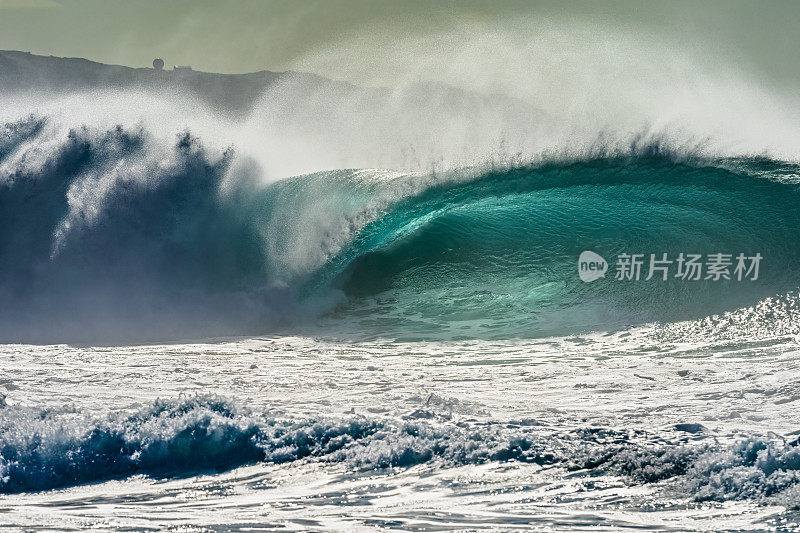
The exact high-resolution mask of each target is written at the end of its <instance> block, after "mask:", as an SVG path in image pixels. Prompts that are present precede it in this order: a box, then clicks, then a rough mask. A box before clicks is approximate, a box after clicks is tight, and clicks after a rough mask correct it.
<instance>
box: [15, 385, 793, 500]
mask: <svg viewBox="0 0 800 533" xmlns="http://www.w3.org/2000/svg"><path fill="white" fill-rule="evenodd" d="M670 439H671V441H670ZM299 460H310V461H320V462H331V463H344V464H347V465H350V466H351V467H353V468H359V469H365V470H372V469H384V468H388V467H400V468H402V467H409V466H413V465H419V464H426V463H429V464H431V465H432V466H439V467H448V466H458V465H467V464H480V463H486V462H493V461H495V462H496V461H501V462H502V461H518V462H524V463H532V464H537V465H542V466H550V467H559V468H566V469H568V470H572V471H579V472H585V473H587V474H593V473H605V474H614V475H620V476H623V477H624V478H625V479H628V480H629V482H630V483H657V482H669V487H670V488H671V489H672V490H678V491H679V493H680V494H681V495H683V496H688V497H691V498H693V499H695V500H697V501H706V500H713V501H726V500H740V499H747V500H754V501H758V502H763V503H776V502H777V503H782V504H785V505H789V506H796V505H797V501H798V495H800V446H798V442H797V441H796V440H795V441H793V442H787V441H785V440H780V439H772V440H764V439H759V438H756V437H746V438H743V439H741V440H740V441H739V442H737V443H734V444H730V445H723V444H718V443H716V442H714V443H711V442H709V439H705V438H700V439H699V440H693V441H692V442H689V441H688V440H686V439H683V440H681V439H680V437H677V436H675V435H672V436H669V435H650V434H646V433H643V432H635V431H616V430H613V429H603V428H583V429H575V430H570V431H566V432H558V431H554V430H553V429H550V428H543V427H540V426H538V425H536V423H535V422H532V421H529V420H525V421H516V422H505V423H500V422H479V421H477V420H474V419H464V420H459V421H455V420H433V419H427V418H425V417H420V416H415V415H414V414H412V415H410V416H408V417H406V419H405V420H400V419H390V418H383V419H378V418H367V417H363V416H351V417H346V418H319V419H302V420H291V419H286V418H281V417H277V416H273V415H270V414H265V413H262V414H259V413H254V412H252V411H251V410H249V409H247V408H244V407H241V406H238V405H236V404H235V403H233V402H231V401H227V400H224V399H221V398H217V397H210V396H198V397H193V398H180V399H177V400H160V401H157V402H155V403H154V404H151V405H149V406H146V407H143V408H141V409H139V410H138V411H133V412H113V413H109V414H107V415H105V416H95V417H91V416H87V415H84V414H80V413H77V412H74V411H71V410H63V409H61V410H56V409H45V410H38V409H31V408H23V407H15V406H10V407H6V408H5V409H3V411H2V416H0V492H4V493H17V492H26V491H40V490H47V489H52V488H57V487H67V486H73V485H77V484H82V483H92V482H100V481H105V480H109V479H119V478H125V477H128V476H132V475H136V474H143V475H147V476H150V477H155V478H161V477H173V476H188V475H193V474H196V473H202V472H207V471H224V470H229V469H232V468H236V467H238V466H242V465H246V464H253V463H258V462H266V463H287V462H292V461H299Z"/></svg>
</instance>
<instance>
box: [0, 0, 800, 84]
mask: <svg viewBox="0 0 800 533" xmlns="http://www.w3.org/2000/svg"><path fill="white" fill-rule="evenodd" d="M523 18H524V19H527V20H530V19H541V20H547V21H549V22H550V23H552V24H555V25H558V24H570V23H572V22H574V21H581V22H583V23H587V22H588V23H597V24H602V25H603V26H604V27H605V28H612V29H613V28H619V29H620V30H625V31H629V32H630V31H634V32H640V33H641V34H642V35H643V36H644V38H647V36H649V35H657V36H659V37H660V38H666V39H668V40H673V41H674V42H680V43H682V45H685V46H688V47H690V48H692V47H693V48H694V49H695V52H696V53H698V54H703V53H706V52H708V53H716V54H723V55H726V56H728V57H730V58H733V60H734V61H738V60H741V62H742V65H743V68H744V65H747V67H748V68H751V67H752V68H754V69H755V70H756V71H760V73H761V74H763V75H765V76H769V77H771V78H774V79H776V80H781V81H784V82H789V83H798V82H800V60H799V59H798V58H800V53H798V52H800V31H798V28H800V2H790V1H785V2H782V1H774V2H755V1H752V2H743V1H742V2H740V1H724V2H722V1H709V2H695V1H693V0H692V1H672V2H666V1H661V0H658V1H618V2H602V1H597V0H592V1H585V2H577V1H576V2H568V1H555V0H554V1H504V2H500V1H498V0H486V1H483V0H464V1H452V0H451V1H419V0H407V1H399V0H394V1H377V0H374V1H367V0H260V1H256V0H241V1H240V0H236V1H234V0H208V1H206V0H200V1H186V0H171V1H161V0H0V49H6V50H9V49H10V50H25V51H31V52H34V53H38V54H46V55H51V54H52V55H57V56H70V57H85V58H88V59H92V60H96V61H101V62H104V63H115V64H124V65H130V66H149V65H150V64H151V62H152V60H153V58H154V57H163V58H164V59H165V61H166V63H167V65H173V64H188V65H192V66H193V67H194V68H196V69H200V70H206V71H213V72H229V73H230V72H251V71H256V70H262V69H268V70H285V69H289V68H292V67H293V66H296V65H297V64H298V62H300V61H301V60H302V58H304V57H305V56H307V55H308V54H313V53H315V52H316V51H319V50H325V49H332V48H336V47H338V46H339V45H340V44H341V43H343V42H349V41H351V40H352V39H355V38H357V39H359V41H358V42H360V43H362V44H363V46H365V47H369V43H370V40H372V39H374V40H375V41H376V42H378V41H379V42H381V43H383V44H384V45H385V44H386V43H387V42H391V41H392V39H402V38H404V37H409V36H410V37H414V36H424V35H430V34H435V33H441V32H446V31H448V30H450V29H453V28H455V27H457V26H459V25H464V24H490V25H492V24H493V25H495V26H496V25H500V26H502V25H503V24H509V25H512V24H515V23H516V22H518V21H519V20H521V19H523ZM664 52H665V54H668V53H669V50H665V51H664ZM353 60H354V61H358V58H354V59H353ZM315 68H316V69H317V70H320V71H322V72H319V73H320V74H324V75H328V76H337V72H336V67H335V66H333V65H332V66H331V67H330V68H326V66H325V65H324V64H323V65H319V64H316V65H315ZM339 77H342V76H339ZM344 77H348V75H344ZM349 77H352V74H350V75H349ZM353 81H359V80H353Z"/></svg>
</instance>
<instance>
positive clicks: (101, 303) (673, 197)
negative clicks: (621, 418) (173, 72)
mask: <svg viewBox="0 0 800 533" xmlns="http://www.w3.org/2000/svg"><path fill="white" fill-rule="evenodd" d="M250 163H252V162H249V160H248V158H247V157H246V156H245V155H241V154H238V153H236V151H235V150H234V149H232V148H229V149H225V150H216V149H211V148H208V147H206V146H204V145H203V143H202V142H201V140H200V139H198V138H196V137H194V136H193V135H192V134H191V133H190V132H188V131H187V132H185V133H182V134H181V135H179V136H178V137H177V138H176V139H175V140H174V141H173V142H172V143H171V144H165V143H164V141H163V139H162V138H161V137H157V136H155V135H152V134H151V133H149V132H148V131H147V130H146V129H145V128H144V127H133V128H128V127H122V126H118V127H115V128H111V129H108V130H102V129H97V128H92V127H88V126H83V127H76V128H70V129H68V130H66V131H64V130H63V129H58V128H53V127H51V126H50V124H49V123H48V120H47V119H45V118H40V117H36V116H34V117H30V118H28V119H25V120H21V121H16V122H11V123H7V124H6V125H5V126H3V128H2V130H0V228H1V229H0V304H1V305H3V307H4V308H7V309H8V308H13V309H15V311H16V312H15V313H14V314H13V316H8V317H4V320H3V321H2V324H0V340H2V341H4V342H9V341H12V342H13V341H35V342H48V341H50V342H53V341H64V340H93V341H97V340H145V339H156V338H173V339H177V338H186V337H198V336H201V337H209V336H218V335H232V334H245V333H263V332H265V331H268V330H276V329H281V330H284V331H285V330H287V329H295V330H296V329H298V328H301V327H306V328H307V327H310V326H309V324H317V325H319V324H320V323H322V324H323V327H324V324H328V325H329V324H331V323H335V324H336V328H335V331H337V332H340V333H341V332H343V331H353V332H361V333H363V332H365V331H366V332H368V333H375V334H377V333H380V334H384V335H396V336H412V337H414V336H416V337H423V338H424V337H429V336H437V335H438V336H446V337H450V338H452V337H464V336H466V337H470V336H472V337H487V336H488V337H509V336H539V335H548V334H558V333H569V332H574V331H581V330H587V329H595V328H609V327H616V326H620V325H628V324H631V323H641V322H644V321H653V320H658V321H672V320H682V319H691V318H699V317H704V316H708V315H711V314H713V313H719V312H723V311H726V310H731V309H735V308H738V307H742V306H748V305H752V304H755V303H756V302H758V301H759V300H762V299H763V298H767V297H771V296H774V295H776V294H782V293H785V292H787V291H790V290H793V289H796V288H797V287H798V280H797V275H796V272H797V267H798V265H799V264H800V247H798V245H797V238H796V236H797V230H798V228H800V209H798V207H800V202H799V201H798V194H797V193H798V185H797V176H798V174H799V172H800V168H798V166H797V165H796V164H793V163H787V162H781V161H775V160H771V159H767V158H755V157H741V158H730V157H728V158H713V157H710V156H708V155H703V151H702V149H700V148H696V149H687V148H681V149H678V148H676V147H672V146H671V145H670V143H668V142H666V141H664V140H661V141H660V140H659V139H657V138H648V139H639V140H635V141H634V142H633V143H632V144H631V145H630V146H626V147H622V148H620V147H616V148H611V147H610V145H608V144H603V143H599V144H597V146H595V147H593V148H591V149H588V150H585V151H584V152H582V153H580V154H579V155H569V156H568V155H558V156H556V155H552V156H547V157H543V158H540V160H539V161H538V162H535V163H524V162H511V163H504V164H502V165H499V164H497V165H488V166H486V167H481V168H477V167H476V168H469V169H464V170H461V171H450V172H430V173H416V174H407V173H406V174H403V173H397V172H389V171H377V170H335V171H327V172H319V173H316V174H310V175H306V176H299V177H294V178H287V179H283V180H280V181H277V182H274V183H271V184H266V185H265V184H263V183H261V182H260V181H259V180H258V178H257V176H256V172H255V171H250V172H249V171H248V168H250V167H249V165H250ZM251 170H252V169H251ZM583 250H593V251H595V252H597V253H599V254H601V255H603V256H604V257H605V258H606V259H607V260H609V262H610V263H613V258H614V257H615V256H616V255H618V254H620V253H641V254H645V256H646V257H648V256H649V254H651V253H654V254H659V255H660V254H662V253H667V254H669V255H670V256H671V257H675V256H677V254H678V253H681V252H685V253H699V254H711V253H729V254H739V253H744V254H746V255H748V256H752V255H755V254H757V253H758V254H761V256H763V261H762V264H761V271H760V277H759V279H758V280H756V281H741V282H739V281H736V280H731V281H724V280H723V281H721V282H712V281H697V282H686V281H679V280H674V279H670V280H668V281H666V282H662V281H660V280H649V281H641V282H638V283H634V282H628V283H625V282H621V281H615V280H614V279H613V276H607V277H606V279H601V280H598V281H596V282H594V283H591V284H587V283H583V282H581V281H580V279H579V278H578V276H577V270H576V269H577V257H578V255H579V254H580V253H581V252H582V251H583ZM612 268H613V267H612ZM320 316H323V319H322V321H321V322H320V321H319V320H318V319H319V317H320ZM43 325H46V327H44V326H43ZM314 327H316V326H314Z"/></svg>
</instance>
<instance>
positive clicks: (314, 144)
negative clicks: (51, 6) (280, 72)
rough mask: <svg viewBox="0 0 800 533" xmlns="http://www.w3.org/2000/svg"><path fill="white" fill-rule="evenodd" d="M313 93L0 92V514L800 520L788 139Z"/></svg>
mask: <svg viewBox="0 0 800 533" xmlns="http://www.w3.org/2000/svg"><path fill="white" fill-rule="evenodd" d="M283 90H284V91H285V92H286V93H288V94H294V91H292V90H288V91H287V90H286V89H285V88H284V89H283ZM417 90H418V89H417ZM411 94H412V96H413V95H414V94H418V93H414V92H413V91H412V93H411ZM423 94H424V92H423ZM395 96H396V95H395ZM270 98H272V100H270ZM325 98H326V99H325V100H324V101H322V100H321V101H320V102H317V103H316V104H315V103H314V102H311V103H308V106H309V107H310V110H309V109H306V108H303V109H306V111H304V112H307V114H305V115H303V116H301V117H300V118H297V117H290V118H286V117H284V119H282V120H283V122H281V123H280V124H278V125H276V124H272V123H270V122H269V121H268V120H267V119H266V118H264V117H275V116H277V115H276V114H277V113H278V111H276V110H281V109H285V106H284V107H282V106H281V105H279V104H280V102H281V101H280V99H279V95H277V96H276V94H275V93H273V94H272V95H271V96H270V95H268V97H267V98H266V100H265V102H266V103H265V104H264V106H262V108H260V110H259V111H256V112H255V113H254V118H252V120H251V122H250V123H248V124H246V125H242V124H240V123H230V122H226V119H225V118H224V117H222V118H220V117H216V116H214V115H213V113H206V112H205V111H203V109H202V107H201V106H199V107H198V108H197V109H193V110H192V111H191V112H190V113H185V114H181V115H180V116H176V115H175V114H174V113H171V112H170V110H171V109H172V107H170V106H171V104H170V103H169V101H168V100H165V99H158V98H152V97H150V96H143V95H133V94H132V95H127V96H126V98H125V99H123V98H121V97H120V96H119V95H111V96H109V95H103V94H96V95H89V96H86V95H83V96H70V97H65V99H64V100H59V101H54V100H47V101H46V102H42V101H39V102H34V101H25V100H24V99H17V100H14V101H10V100H6V101H4V103H5V105H4V106H3V108H2V112H0V118H2V126H0V309H2V320H0V342H2V343H3V344H0V358H1V360H2V374H1V375H0V393H2V394H0V528H2V529H4V530H18V531H44V530H47V531H49V530H83V529H89V528H91V529H95V530H113V531H147V530H154V531H155V530H174V531H252V530H261V529H276V530H288V531H293V530H298V531H301V530H302V531H306V530H353V531H358V530H364V531H366V530H375V529H386V530H426V531H430V530H452V529H457V530H481V529H500V530H516V529H533V530H563V529H569V528H572V529H575V530H588V529H592V530H618V529H625V528H635V529H640V530H672V531H687V530H709V531H711V530H715V531H716V530H730V531H759V530H764V531H774V530H781V531H791V530H797V529H798V524H799V523H800V425H798V419H797V415H796V413H797V408H798V405H800V381H798V379H797V376H798V375H800V368H799V367H800V358H798V352H800V296H798V293H797V289H798V287H800V279H799V278H798V274H797V272H798V266H800V246H798V230H800V196H798V188H799V187H800V165H798V163H797V162H796V158H793V157H790V156H788V155H785V154H786V152H785V151H783V152H782V151H781V150H779V149H776V150H772V151H768V150H766V149H763V150H762V149H759V147H758V144H757V143H756V144H752V143H751V144H747V143H744V142H743V143H739V144H736V143H734V142H732V141H730V140H729V139H728V137H724V136H722V137H712V136H710V135H709V136H699V135H697V134H694V133H691V132H690V133H686V131H685V130H684V129H680V128H678V129H675V128H670V127H655V126H653V125H652V124H651V125H649V126H642V127H637V128H632V129H631V128H629V127H628V125H625V127H620V128H619V129H618V130H613V131H611V130H607V129H602V128H601V129H597V128H594V126H593V125H591V126H592V127H589V126H587V129H585V130H582V131H580V132H578V131H573V130H569V131H567V130H560V133H559V131H556V127H555V126H554V124H556V123H557V122H558V121H557V119H555V118H553V119H552V120H551V122H548V120H550V119H548V118H547V115H546V113H544V112H543V113H542V114H538V115H536V117H537V120H536V122H535V123H533V122H532V123H530V124H528V123H525V122H524V121H522V122H520V123H518V122H513V121H512V122H511V123H508V124H505V125H506V126H508V128H499V127H498V128H497V129H496V130H494V129H491V128H488V127H487V124H495V122H493V118H492V117H494V118H497V115H496V114H493V113H495V111H496V109H497V107H498V106H500V107H503V106H505V105H506V104H502V105H501V104H498V103H497V102H496V101H492V103H491V105H488V104H486V105H487V106H488V107H486V106H484V104H485V102H484V101H483V100H481V99H480V98H477V97H474V96H471V97H470V99H469V100H468V101H467V103H464V102H462V103H461V104H463V105H461V104H459V105H454V106H452V109H451V111H450V112H452V113H453V116H457V117H461V118H462V119H463V118H464V117H470V116H475V117H477V120H476V122H475V123H474V124H471V123H468V122H467V123H465V122H461V123H460V125H459V127H456V126H455V125H453V123H451V122H446V121H445V122H441V121H440V122H436V124H439V125H440V124H448V125H450V126H452V127H451V128H450V129H446V128H445V129H444V130H443V129H442V128H440V127H438V126H437V127H429V126H430V122H426V121H423V120H419V117H421V116H425V115H426V109H427V108H426V107H425V106H426V105H434V106H435V107H436V109H440V108H441V103H433V104H431V103H429V102H428V103H426V102H422V103H419V102H417V101H416V100H415V98H413V97H409V96H408V95H407V94H406V95H405V97H404V98H405V99H403V98H397V97H393V98H394V99H393V100H391V101H393V102H395V103H397V102H398V101H399V102H401V103H402V105H401V106H400V109H399V110H398V113H399V114H398V115H395V114H392V113H388V114H387V115H386V116H383V117H377V118H375V119H374V122H368V121H366V119H365V122H364V123H358V121H357V120H356V119H353V120H352V121H350V122H348V121H347V120H346V119H348V117H352V116H356V115H357V112H356V110H357V109H359V107H360V105H361V104H364V102H363V101H361V100H356V101H351V100H349V98H350V97H348V96H342V95H339V96H336V97H335V98H334V101H333V102H331V101H330V98H333V97H330V95H326V96H325ZM336 98H339V100H336ZM454 98H455V97H454ZM343 99H344V100H348V102H349V104H350V105H349V106H343V105H341V104H342V102H341V101H340V100H343ZM275 102H278V103H275ZM409 102H417V103H414V104H413V105H412V104H411V103H409ZM183 103H184V104H185V102H183ZM283 103H285V102H283ZM322 103H324V104H326V105H325V106H323V105H322ZM385 103H386V102H383V103H381V102H378V103H377V104H376V103H375V102H372V101H370V105H376V106H378V107H380V108H381V109H383V107H381V106H383V105H384V104H385ZM315 105H316V106H318V108H319V107H324V108H325V110H326V112H327V113H329V114H328V115H320V116H321V117H322V118H319V116H318V115H317V114H315V113H313V112H312V111H313V109H314V106H315ZM364 105H366V104H364ZM409 106H411V107H413V109H414V111H415V113H416V114H412V115H408V114H407V113H406V111H407V110H408V108H409ZM415 106H416V107H415ZM464 106H467V107H464ZM469 106H478V107H479V108H480V109H481V110H482V112H483V114H479V113H478V114H474V113H471V112H469V110H470V109H472V108H471V107H469ZM504 109H505V108H504ZM506 111H508V110H507V109H506ZM336 113H342V114H343V115H341V116H340V115H336ZM287 114H291V113H287ZM366 115H369V113H368V112H366ZM506 115H508V116H506ZM400 116H402V117H409V116H410V117H411V119H409V120H408V121H406V122H403V123H401V122H399V121H398V120H396V119H398V118H399V117H400ZM517 116H518V115H516V114H514V113H511V112H508V113H506V114H504V115H502V117H501V118H503V120H506V118H508V117H517ZM309 117H317V118H318V119H319V120H318V121H317V122H313V121H312V120H311V118H309ZM370 117H372V115H370ZM362 118H363V117H362ZM290 119H291V120H290ZM498 120H500V119H498ZM509 120H510V119H509ZM265 121H266V122H265ZM298 121H299V122H298ZM310 121H311V122H310ZM353 122H355V123H356V126H357V128H356V129H357V130H358V131H359V136H362V137H364V141H363V143H360V144H359V143H357V142H356V141H355V139H356V137H357V136H355V134H353V133H352V131H351V129H350V127H351V126H352V124H353ZM501 122H502V121H501ZM336 124H339V125H340V126H333V125H336ZM395 128H396V129H397V137H396V138H395V137H393V136H392V135H393V133H392V132H394V129H395ZM515 128H518V129H515ZM744 129H747V128H744ZM700 130H702V128H700V129H698V130H697V131H700ZM500 131H503V132H505V133H503V135H500V136H498V135H499V134H497V132H500ZM726 131H728V133H729V134H730V132H731V130H726ZM748 131H753V132H755V134H758V133H759V132H761V133H763V131H765V130H760V129H758V128H755V127H753V128H750V129H748ZM773 131H776V132H777V131H778V130H777V129H775V130H773ZM258 132H261V133H258ZM309 132H311V133H309ZM509 132H510V133H509ZM514 132H517V133H516V134H515V133H514ZM262 133H263V135H262ZM528 134H530V135H529V136H526V135H528ZM348 135H350V136H348ZM505 135H508V136H507V137H506V136H505ZM756 136H758V135H756ZM764 138H766V137H764ZM389 139H392V140H393V142H394V144H392V142H389ZM414 139H416V142H412V141H413V140H414ZM532 139H533V140H532ZM536 139H539V140H541V139H545V140H546V141H547V143H549V144H547V143H545V144H541V143H540V144H537V143H539V141H538V140H536ZM565 139H566V140H565ZM698 139H699V140H698ZM790 140H791V139H788V140H786V143H790ZM395 141H396V142H395ZM437 143H439V144H437ZM437 147H438V148H437ZM441 147H445V148H449V149H445V150H441V149H439V148H441ZM459 147H460V148H459ZM462 149H463V150H462ZM425 150H430V152H431V153H426V152H425ZM465 153H468V154H469V156H466V155H465ZM431 154H433V156H431ZM431 157H432V159H431ZM585 251H592V252H594V253H595V254H597V256H599V257H601V258H604V260H605V261H607V265H606V267H607V269H608V271H607V272H605V276H603V277H600V278H599V279H596V280H594V281H591V282H585V281H583V280H582V279H581V276H580V268H581V267H580V264H579V257H580V256H581V254H582V253H583V252H585ZM632 254H633V255H636V254H640V257H642V258H643V262H644V264H643V266H642V275H641V276H638V275H637V276H636V277H635V278H634V277H633V276H628V277H627V278H626V277H625V276H624V275H621V276H619V275H618V274H619V269H618V265H619V258H621V257H625V256H628V257H630V255H632ZM689 254H696V255H697V256H698V257H701V258H703V260H704V261H705V263H704V267H705V268H707V269H710V268H711V267H709V263H710V262H712V258H713V257H714V256H715V255H719V254H722V255H725V256H727V257H728V259H729V261H730V264H729V265H728V268H727V270H725V275H718V276H714V275H711V274H712V272H713V271H712V270H704V271H703V272H704V274H703V275H702V276H698V278H699V279H693V278H690V279H685V277H683V278H682V277H680V276H679V275H677V274H678V272H677V270H676V269H677V268H679V264H678V263H679V260H678V258H679V257H685V256H687V255H689ZM738 256H742V257H744V258H750V259H752V258H755V257H758V258H760V263H759V270H758V271H757V273H756V272H755V271H754V270H751V269H748V270H747V271H746V272H742V271H739V272H738V274H739V275H737V271H736V270H735V268H736V260H737V259H736V258H737V257H738ZM651 257H652V258H662V257H663V258H669V261H670V263H669V268H671V269H672V270H669V272H665V273H664V277H663V278H662V277H661V273H660V271H659V272H658V273H657V274H656V275H655V276H648V275H647V274H648V271H652V265H651V261H652V259H651ZM681 264H683V263H681ZM750 266H753V265H752V263H751V264H750ZM650 273H652V272H650ZM742 274H744V275H742ZM648 277H649V278H650V279H647V278H648Z"/></svg>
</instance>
